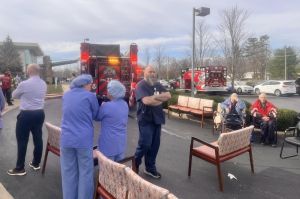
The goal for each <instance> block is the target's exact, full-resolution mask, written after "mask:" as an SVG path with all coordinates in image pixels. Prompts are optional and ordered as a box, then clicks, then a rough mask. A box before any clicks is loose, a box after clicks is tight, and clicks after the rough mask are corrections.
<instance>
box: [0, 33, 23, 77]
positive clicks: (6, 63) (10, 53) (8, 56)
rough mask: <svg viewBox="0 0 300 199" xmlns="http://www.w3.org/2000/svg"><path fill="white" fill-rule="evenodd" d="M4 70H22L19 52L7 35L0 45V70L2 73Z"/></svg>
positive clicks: (13, 71)
mask: <svg viewBox="0 0 300 199" xmlns="http://www.w3.org/2000/svg"><path fill="white" fill-rule="evenodd" d="M6 70H10V71H11V72H12V73H15V72H22V66H21V61H20V57H19V53H18V51H17V49H16V47H15V46H14V44H13V42H12V39H11V38H10V37H9V36H7V37H6V40H5V41H4V42H3V44H2V46H0V72H2V73H3V72H5V71H6Z"/></svg>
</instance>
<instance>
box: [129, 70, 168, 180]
mask: <svg viewBox="0 0 300 199" xmlns="http://www.w3.org/2000/svg"><path fill="white" fill-rule="evenodd" d="M170 98H171V94H170V93H169V92H167V91H166V89H165V88H164V87H163V86H162V85H161V84H160V83H159V82H157V75H156V72H155V70H154V69H153V68H152V67H150V66H149V67H147V68H145V71H144V79H143V80H141V81H140V82H139V83H138V84H137V88H136V101H137V106H138V107H137V118H138V126H139V141H138V146H137V148H136V152H135V162H136V168H137V170H138V168H139V166H140V164H141V163H142V158H143V157H145V170H144V173H145V174H147V175H149V176H151V177H153V178H161V174H160V173H159V172H158V171H157V169H156V156H157V153H158V150H159V146H160V134H161V125H162V124H165V114H164V112H163V108H162V103H163V102H165V101H168V100H169V99H170Z"/></svg>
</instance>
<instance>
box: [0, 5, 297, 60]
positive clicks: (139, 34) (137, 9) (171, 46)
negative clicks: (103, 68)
mask: <svg viewBox="0 0 300 199" xmlns="http://www.w3.org/2000/svg"><path fill="white" fill-rule="evenodd" d="M235 5H237V6H238V7H239V8H242V9H245V10H247V11H248V12H249V14H250V16H249V18H248V20H247V21H246V30H247V32H248V33H249V35H250V36H251V37H258V36H260V35H263V34H268V35H269V36H270V42H271V48H272V49H276V48H282V47H283V46H284V45H290V46H294V47H296V48H298V47H299V43H300V37H299V35H300V26H299V25H298V22H299V21H300V12H299V11H298V9H299V8H300V1H297V0H285V1H282V0H264V1H261V0H226V1H225V0H223V1H220V0H210V1H201V0H200V1H199V0H147V1H146V0H63V1H62V0H41V1H37V0H26V1H22V0H10V1H7V0H1V7H0V39H2V40H4V39H5V37H6V36H7V35H10V36H11V38H12V39H13V41H16V42H36V43H39V44H40V46H41V48H42V50H43V51H44V53H45V54H47V55H50V56H51V58H52V60H62V59H73V58H76V57H78V56H79V44H80V42H82V41H83V39H84V38H89V39H90V42H91V43H106V44H108V43H119V44H121V48H122V49H123V50H124V51H125V50H127V49H128V48H129V44H130V43H132V42H135V43H137V44H138V45H139V52H140V60H141V61H143V59H144V56H143V52H144V49H145V48H149V49H150V51H151V52H152V53H154V51H155V49H156V48H157V46H158V45H160V46H162V47H163V49H164V51H163V52H164V54H165V55H168V56H173V57H177V58H180V57H185V56H186V55H187V54H188V53H189V52H190V50H191V47H190V45H191V34H192V8H193V7H201V6H205V7H210V9H211V14H210V15H209V16H206V17H205V21H206V23H207V24H208V25H209V28H210V31H211V34H215V35H217V26H218V25H219V24H220V21H221V18H220V12H221V11H222V10H224V9H228V8H231V7H233V6H235ZM199 20H203V18H199V17H198V18H197V21H199Z"/></svg>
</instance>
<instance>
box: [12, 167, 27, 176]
mask: <svg viewBox="0 0 300 199" xmlns="http://www.w3.org/2000/svg"><path fill="white" fill-rule="evenodd" d="M7 174H8V175H10V176H24V175H26V171H25V169H21V170H19V169H16V168H14V169H10V170H8V171H7Z"/></svg>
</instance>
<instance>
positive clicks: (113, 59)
mask: <svg viewBox="0 0 300 199" xmlns="http://www.w3.org/2000/svg"><path fill="white" fill-rule="evenodd" d="M108 63H109V64H111V65H118V64H120V60H119V58H118V57H108Z"/></svg>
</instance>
